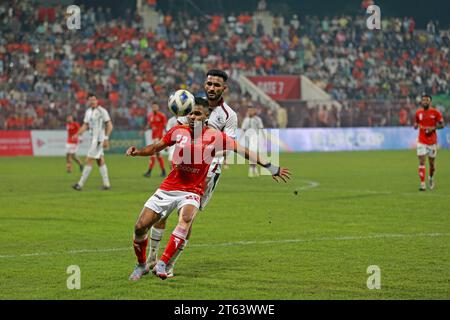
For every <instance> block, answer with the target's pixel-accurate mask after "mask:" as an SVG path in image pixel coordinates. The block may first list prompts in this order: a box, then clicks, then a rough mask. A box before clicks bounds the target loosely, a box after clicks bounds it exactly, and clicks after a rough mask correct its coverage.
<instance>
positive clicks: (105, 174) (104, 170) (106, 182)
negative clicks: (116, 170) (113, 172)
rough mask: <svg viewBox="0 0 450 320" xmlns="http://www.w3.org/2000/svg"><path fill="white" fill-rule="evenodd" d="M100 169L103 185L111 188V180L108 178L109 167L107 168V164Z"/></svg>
mask: <svg viewBox="0 0 450 320" xmlns="http://www.w3.org/2000/svg"><path fill="white" fill-rule="evenodd" d="M98 169H99V171H100V175H101V176H102V179H103V185H104V186H105V187H110V186H111V184H110V183H109V178H108V167H107V166H106V164H104V165H102V166H101V167H99V168H98Z"/></svg>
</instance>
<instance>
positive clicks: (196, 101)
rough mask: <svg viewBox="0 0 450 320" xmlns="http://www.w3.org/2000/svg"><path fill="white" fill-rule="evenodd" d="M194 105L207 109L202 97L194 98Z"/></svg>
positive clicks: (205, 101)
mask: <svg viewBox="0 0 450 320" xmlns="http://www.w3.org/2000/svg"><path fill="white" fill-rule="evenodd" d="M195 104H196V105H197V104H198V105H201V106H202V107H203V108H209V103H208V100H206V99H205V98H202V97H195Z"/></svg>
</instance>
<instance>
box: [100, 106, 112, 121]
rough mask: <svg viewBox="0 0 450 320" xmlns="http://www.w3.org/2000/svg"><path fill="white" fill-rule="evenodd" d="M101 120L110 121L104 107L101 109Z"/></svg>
mask: <svg viewBox="0 0 450 320" xmlns="http://www.w3.org/2000/svg"><path fill="white" fill-rule="evenodd" d="M102 115H103V122H108V121H111V117H110V116H109V113H108V111H107V110H106V109H102Z"/></svg>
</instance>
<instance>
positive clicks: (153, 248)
mask: <svg viewBox="0 0 450 320" xmlns="http://www.w3.org/2000/svg"><path fill="white" fill-rule="evenodd" d="M164 231H165V229H158V228H154V227H152V228H151V229H150V254H149V256H148V260H147V262H151V261H157V258H158V250H159V244H160V243H161V239H162V237H163V234H164Z"/></svg>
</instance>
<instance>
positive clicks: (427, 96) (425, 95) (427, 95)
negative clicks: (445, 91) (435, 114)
mask: <svg viewBox="0 0 450 320" xmlns="http://www.w3.org/2000/svg"><path fill="white" fill-rule="evenodd" d="M423 98H430V101H433V97H432V96H430V95H429V94H423V95H422V99H423Z"/></svg>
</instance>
